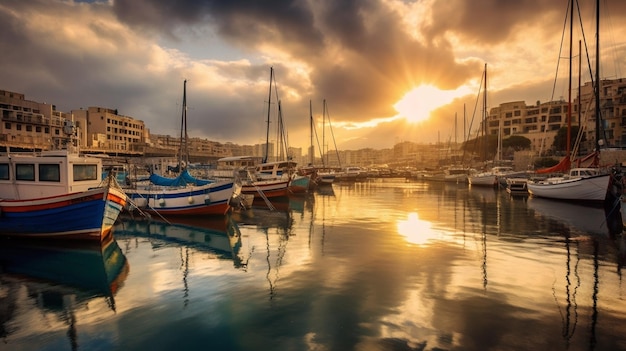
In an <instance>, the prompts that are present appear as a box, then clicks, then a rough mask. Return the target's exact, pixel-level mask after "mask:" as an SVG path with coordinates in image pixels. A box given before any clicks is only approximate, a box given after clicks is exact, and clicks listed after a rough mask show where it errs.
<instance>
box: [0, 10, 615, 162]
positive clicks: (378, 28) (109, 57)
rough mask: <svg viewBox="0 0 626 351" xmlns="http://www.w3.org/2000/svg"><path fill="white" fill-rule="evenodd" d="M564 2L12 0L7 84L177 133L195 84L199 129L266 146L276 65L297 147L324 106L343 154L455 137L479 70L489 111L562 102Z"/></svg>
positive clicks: (591, 31) (1, 74) (608, 70)
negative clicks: (502, 105) (516, 104)
mask: <svg viewBox="0 0 626 351" xmlns="http://www.w3.org/2000/svg"><path fill="white" fill-rule="evenodd" d="M600 4H601V9H602V11H601V14H602V16H601V28H602V30H601V46H600V47H601V49H602V60H601V62H602V69H601V77H602V78H619V77H623V74H622V73H621V72H620V67H621V66H624V63H626V62H625V61H626V45H625V41H626V39H625V38H624V37H623V36H622V35H621V34H622V33H625V32H626V28H624V27H625V26H626V25H625V24H624V23H626V1H622V0H601V1H600ZM577 7H578V8H580V16H578V15H576V16H575V17H576V20H575V29H574V31H575V34H574V38H575V39H574V40H575V42H576V49H575V52H574V55H578V53H577V51H578V49H577V42H578V40H579V39H580V38H582V31H581V29H580V27H581V26H580V23H578V18H580V19H581V20H582V26H583V28H584V35H585V38H586V41H587V46H588V50H589V51H590V53H591V57H590V60H591V62H592V65H593V62H594V61H595V55H594V54H593V53H594V50H595V34H596V31H595V17H594V16H595V15H594V11H595V0H578V2H577ZM567 9H568V0H553V1H545V0H520V1H503V0H415V1H410V0H342V1H336V0H294V1H275V0H270V1H256V0H248V1H238V0H229V1H221V0H205V1H202V0H183V1H157V0H115V1H114V0H110V1H84V2H83V1H61V0H29V1H23V0H4V1H2V2H0V36H2V40H0V46H1V48H0V52H2V55H0V89H3V90H9V91H15V92H20V93H24V94H26V98H27V99H29V100H34V101H39V102H48V103H52V104H55V105H56V106H57V109H58V110H61V111H70V110H72V109H79V108H81V107H88V106H101V107H108V108H116V109H118V111H119V113H120V114H122V115H127V116H131V117H133V118H136V119H140V120H143V121H144V122H145V123H146V125H147V126H148V128H150V130H151V131H152V132H153V133H158V134H170V135H173V136H175V135H178V134H179V130H178V128H179V126H180V116H181V102H182V88H183V80H185V79H187V80H188V83H187V104H188V126H189V135H190V136H192V137H202V138H208V139H210V140H216V141H220V142H234V143H238V144H257V143H263V142H265V136H266V126H267V123H266V120H267V108H268V104H267V101H268V91H269V89H268V88H269V76H270V67H273V68H274V72H275V78H276V84H277V85H276V91H277V92H278V98H280V101H281V110H282V118H283V120H284V124H285V127H286V130H287V133H288V142H289V145H290V146H294V147H302V148H303V149H306V147H308V146H309V144H310V128H309V116H310V112H309V106H312V112H313V116H314V118H315V121H316V126H317V127H316V130H317V134H318V138H319V139H320V142H321V138H322V129H321V128H322V125H321V123H322V112H323V101H324V100H326V103H327V112H328V113H327V115H328V116H329V117H330V121H331V123H332V128H333V130H332V132H333V135H334V139H335V142H336V144H337V146H338V148H339V149H359V148H365V147H372V148H376V149H380V148H388V147H392V146H393V145H394V144H395V143H398V142H401V141H413V142H425V143H435V142H438V141H439V142H443V143H447V142H450V141H451V142H454V141H455V140H456V141H459V142H460V141H463V138H464V136H463V135H464V130H468V129H469V126H470V125H472V128H473V129H475V128H476V126H477V124H478V123H479V120H480V118H481V115H480V113H481V112H480V110H481V109H482V106H481V105H480V104H479V105H478V106H477V100H478V96H477V94H478V92H479V87H480V84H481V77H482V74H483V69H484V65H485V64H487V65H488V94H487V96H488V103H487V105H488V107H489V108H491V107H495V106H498V104H500V103H503V102H508V101H517V100H521V101H526V103H527V104H535V103H536V102H537V101H548V100H550V99H552V98H554V99H559V98H561V97H567V86H566V84H557V85H556V90H555V91H554V94H553V86H554V84H553V83H554V80H555V76H557V64H558V65H559V73H558V74H559V75H561V74H563V72H565V73H566V72H567V65H568V63H567V60H564V59H562V58H563V57H566V56H568V52H567V50H568V48H569V46H568V45H567V41H568V40H569V39H568V38H567V37H568V36H569V34H568V33H569V31H567V33H566V37H565V38H563V33H564V26H565V20H566V13H567ZM562 40H565V43H564V44H563V45H565V46H566V47H563V48H562V46H561V41H562ZM583 45H584V43H583ZM560 50H564V51H560ZM576 60H577V59H576ZM585 60H586V58H585ZM585 60H583V62H585ZM583 66H585V67H586V64H585V63H584V64H583ZM575 70H576V71H577V68H576V69H575ZM582 71H583V72H587V73H583V74H582V77H583V78H582V80H583V82H585V81H589V79H590V78H589V77H590V75H589V73H588V70H585V69H583V70H582ZM553 96H554V97H553ZM275 99H276V97H275V96H274V97H272V103H273V106H274V107H273V108H274V110H275V106H276V105H275V101H276V100H275ZM272 115H274V113H272ZM270 127H271V132H270V135H271V137H270V138H271V139H273V140H275V139H276V137H275V135H276V132H275V128H276V123H275V122H272V123H271V124H270ZM465 133H467V132H465ZM325 135H326V144H328V148H330V149H333V148H334V145H333V143H332V140H331V137H330V131H329V130H328V129H327V130H326V133H325ZM315 143H316V144H317V142H315ZM316 149H318V146H317V145H316ZM304 152H305V153H306V150H304Z"/></svg>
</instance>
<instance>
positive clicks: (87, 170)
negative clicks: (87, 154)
mask: <svg viewBox="0 0 626 351" xmlns="http://www.w3.org/2000/svg"><path fill="white" fill-rule="evenodd" d="M97 169H98V167H97V165H95V164H94V165H74V167H73V171H74V181H81V180H97V179H98V171H97Z"/></svg>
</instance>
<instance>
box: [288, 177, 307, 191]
mask: <svg viewBox="0 0 626 351" xmlns="http://www.w3.org/2000/svg"><path fill="white" fill-rule="evenodd" d="M310 183H311V178H310V177H309V176H296V177H295V178H294V179H293V180H291V182H290V183H289V191H290V192H291V193H292V194H303V193H306V192H307V191H308V190H309V184H310Z"/></svg>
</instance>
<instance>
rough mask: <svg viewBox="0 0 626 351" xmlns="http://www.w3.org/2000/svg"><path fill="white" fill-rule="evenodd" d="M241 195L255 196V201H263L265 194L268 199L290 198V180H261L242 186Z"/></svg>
mask: <svg viewBox="0 0 626 351" xmlns="http://www.w3.org/2000/svg"><path fill="white" fill-rule="evenodd" d="M241 193H242V194H248V195H253V196H254V198H255V199H262V198H263V196H262V195H261V194H263V195H264V196H265V197H266V198H268V199H269V198H273V197H286V196H289V181H288V180H278V181H276V180H261V181H255V182H251V183H247V184H243V185H242V186H241Z"/></svg>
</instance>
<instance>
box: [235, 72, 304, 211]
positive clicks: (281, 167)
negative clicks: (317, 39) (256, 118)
mask: <svg viewBox="0 0 626 351" xmlns="http://www.w3.org/2000/svg"><path fill="white" fill-rule="evenodd" d="M273 83H274V67H270V88H269V98H268V108H267V133H266V141H265V155H264V156H263V160H262V161H261V163H260V164H257V165H256V166H255V168H254V169H253V170H249V169H246V170H245V171H244V173H245V176H244V177H243V178H242V179H241V181H242V183H241V193H242V194H246V195H252V196H254V199H263V200H265V201H266V202H268V200H267V199H269V198H280V197H282V198H284V197H287V196H288V195H289V194H290V193H291V190H290V189H289V186H290V184H291V181H292V179H293V175H294V172H295V166H296V163H295V162H293V161H291V160H280V161H270V160H269V135H270V118H271V103H272V87H273V86H274V85H273ZM278 106H279V118H282V117H281V116H280V113H281V112H280V101H279V105H278ZM281 128H282V121H281V120H279V129H281ZM283 132H284V131H282V130H279V134H281V136H282V135H283V134H282V133H283ZM307 188H308V183H307ZM268 205H270V204H269V203H268Z"/></svg>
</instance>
